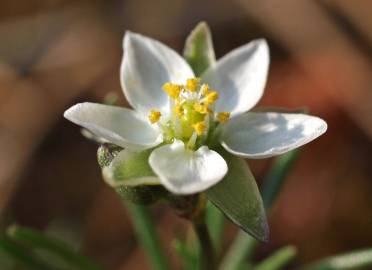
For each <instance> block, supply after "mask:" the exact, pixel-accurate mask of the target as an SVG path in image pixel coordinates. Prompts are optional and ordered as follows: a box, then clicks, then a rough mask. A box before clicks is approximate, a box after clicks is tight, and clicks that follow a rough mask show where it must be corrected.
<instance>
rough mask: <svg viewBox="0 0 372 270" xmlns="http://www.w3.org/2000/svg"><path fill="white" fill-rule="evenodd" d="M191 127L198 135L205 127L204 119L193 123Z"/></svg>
mask: <svg viewBox="0 0 372 270" xmlns="http://www.w3.org/2000/svg"><path fill="white" fill-rule="evenodd" d="M193 128H194V130H195V131H196V134H198V135H199V136H200V135H202V134H203V133H204V131H205V128H206V126H205V122H204V121H201V122H198V123H196V124H194V125H193Z"/></svg>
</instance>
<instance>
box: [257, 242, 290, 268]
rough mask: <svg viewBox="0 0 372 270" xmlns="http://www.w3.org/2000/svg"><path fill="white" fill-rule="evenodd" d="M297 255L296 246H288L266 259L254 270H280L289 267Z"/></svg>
mask: <svg viewBox="0 0 372 270" xmlns="http://www.w3.org/2000/svg"><path fill="white" fill-rule="evenodd" d="M296 255H297V249H296V248H295V247H294V246H286V247H283V248H281V249H279V250H277V251H276V252H275V253H274V254H272V255H271V256H270V257H268V258H266V259H265V260H263V261H262V262H260V263H259V264H258V265H256V266H255V267H254V268H253V270H279V269H282V268H283V267H285V266H286V265H288V263H290V261H292V260H293V259H294V258H295V257H296Z"/></svg>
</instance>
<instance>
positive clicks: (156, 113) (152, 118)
mask: <svg viewBox="0 0 372 270" xmlns="http://www.w3.org/2000/svg"><path fill="white" fill-rule="evenodd" d="M160 117H161V112H159V111H155V110H151V112H150V115H149V120H150V122H151V124H155V123H156V122H158V121H159V119H160Z"/></svg>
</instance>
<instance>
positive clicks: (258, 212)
mask: <svg viewBox="0 0 372 270" xmlns="http://www.w3.org/2000/svg"><path fill="white" fill-rule="evenodd" d="M219 153H220V154H221V155H222V156H223V158H224V159H225V160H226V162H227V165H228V168H229V171H228V172H227V175H226V176H225V177H224V179H222V181H221V182H219V183H218V184H217V185H215V186H213V187H212V188H210V189H208V190H207V191H206V195H207V198H208V199H209V200H210V201H211V202H212V203H213V204H214V205H215V206H217V207H218V208H219V209H220V210H221V211H222V212H223V213H224V214H225V215H226V216H227V217H228V218H229V219H230V220H231V221H233V222H234V223H235V224H237V225H238V226H239V227H241V228H242V229H243V230H244V231H245V232H247V233H248V234H250V235H252V236H253V237H254V238H256V239H257V240H259V241H263V242H266V241H268V238H269V227H268V224H267V219H266V213H265V209H264V204H263V201H262V198H261V195H260V192H259V190H258V187H257V184H256V181H255V179H254V177H253V175H252V172H251V171H250V169H249V167H248V164H247V163H246V162H245V161H244V160H243V159H241V158H239V157H236V156H233V155H231V154H230V153H228V152H226V151H225V150H221V151H219Z"/></svg>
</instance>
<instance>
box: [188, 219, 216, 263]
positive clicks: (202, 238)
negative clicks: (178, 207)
mask: <svg viewBox="0 0 372 270" xmlns="http://www.w3.org/2000/svg"><path fill="white" fill-rule="evenodd" d="M193 226H194V230H195V233H196V236H197V237H198V240H199V244H200V253H201V263H202V269H203V270H212V269H216V257H215V254H214V248H213V244H212V239H211V237H210V235H209V232H208V228H207V225H206V224H205V223H204V222H193Z"/></svg>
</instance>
